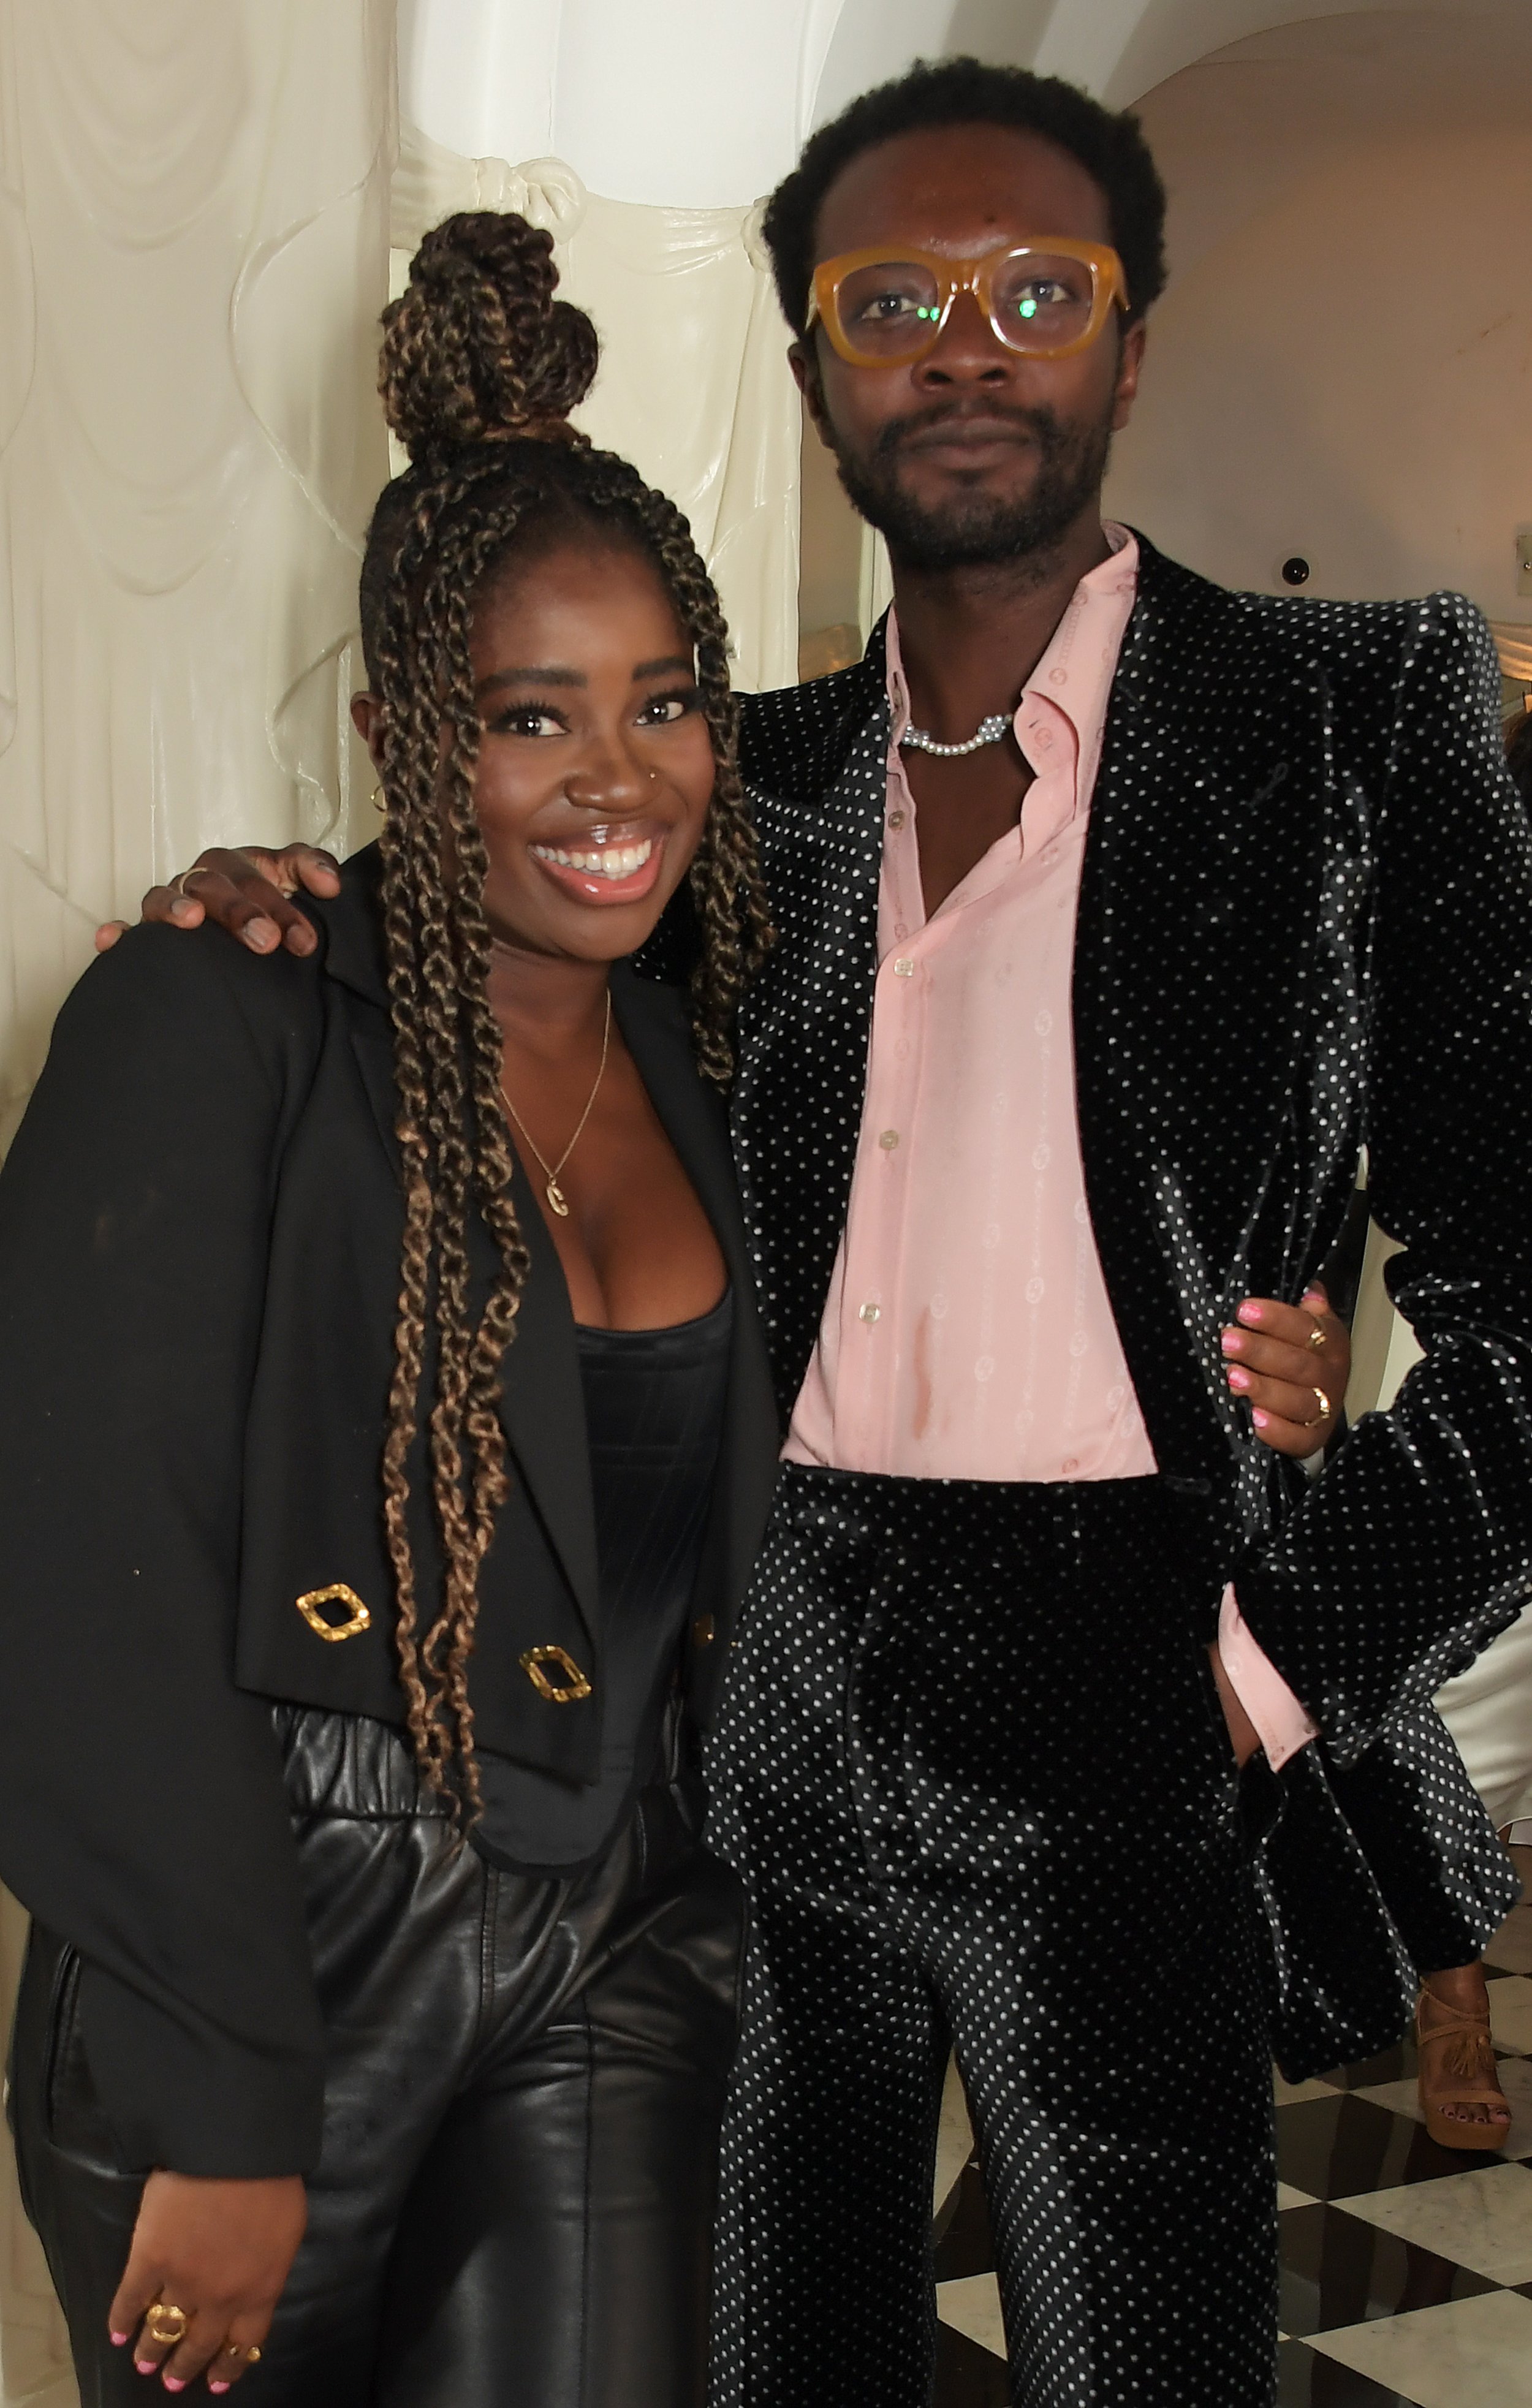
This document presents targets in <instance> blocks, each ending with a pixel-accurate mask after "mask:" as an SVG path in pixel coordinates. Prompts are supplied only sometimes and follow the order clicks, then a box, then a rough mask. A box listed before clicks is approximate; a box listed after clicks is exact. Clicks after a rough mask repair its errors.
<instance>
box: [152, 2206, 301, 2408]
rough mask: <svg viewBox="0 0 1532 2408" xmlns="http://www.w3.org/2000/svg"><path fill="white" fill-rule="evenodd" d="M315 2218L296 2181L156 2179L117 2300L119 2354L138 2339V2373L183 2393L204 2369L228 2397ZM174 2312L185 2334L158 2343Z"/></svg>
mask: <svg viewBox="0 0 1532 2408" xmlns="http://www.w3.org/2000/svg"><path fill="white" fill-rule="evenodd" d="M307 2216H308V2200H307V2195H306V2193H305V2190H304V2186H303V2178H302V2176H301V2175H299V2174H278V2175H274V2176H272V2177H271V2178H270V2179H268V2180H265V2181H256V2182H209V2181H204V2180H202V2179H200V2178H198V2177H196V2176H194V2175H192V2174H172V2173H164V2172H161V2173H153V2174H150V2178H149V2180H148V2182H147V2183H146V2184H145V2185H144V2196H143V2199H142V2201H141V2202H140V2204H139V2209H138V2221H137V2223H136V2225H135V2227H134V2232H133V2247H132V2249H131V2251H130V2252H129V2255H128V2262H127V2267H126V2271H125V2272H124V2273H123V2276H122V2282H121V2283H120V2284H119V2285H118V2286H117V2297H116V2298H115V2299H114V2300H113V2301H112V2303H111V2309H110V2312H109V2316H108V2323H109V2325H110V2329H111V2337H112V2340H113V2341H114V2342H115V2343H117V2345H118V2347H119V2348H125V2347H126V2346H127V2344H128V2343H129V2342H130V2341H133V2362H134V2364H135V2365H136V2367H137V2369H138V2372H140V2374H153V2373H154V2372H159V2374H160V2376H161V2380H162V2381H163V2382H164V2385H165V2389H166V2390H167V2391H184V2390H185V2388H186V2386H187V2385H188V2384H189V2383H191V2382H192V2381H193V2379H194V2378H195V2377H196V2376H197V2375H199V2374H201V2373H202V2372H203V2371H204V2369H206V2370H207V2374H208V2389H209V2391H226V2390H227V2389H228V2387H229V2386H230V2384H231V2383H237V2382H238V2380H239V2377H240V2376H241V2375H242V2374H243V2373H244V2372H245V2370H246V2369H247V2367H249V2366H250V2364H251V2357H250V2352H251V2350H252V2349H254V2350H255V2351H256V2352H257V2353H259V2350H260V2348H261V2345H262V2343H264V2342H265V2337H266V2333H267V2330H268V2329H269V2327H270V2324H271V2317H272V2312H273V2310H274V2309H275V2307H276V2305H277V2302H278V2300H279V2299H280V2297H281V2294H282V2286H283V2284H284V2283H285V2282H286V2281H287V2277H288V2273H289V2271H290V2269H291V2267H292V2264H293V2260H294V2257H295V2256H296V2255H297V2249H298V2243H299V2242H300V2241H301V2240H302V2239H303V2228H304V2224H305V2222H306V2220H307ZM177 2308H179V2309H180V2310H181V2311H182V2314H183V2315H184V2317H185V2319H186V2322H185V2328H184V2331H183V2333H182V2335H181V2337H180V2338H179V2340H175V2341H172V2340H165V2341H157V2340H156V2339H155V2338H154V2335H153V2333H152V2331H151V2330H150V2326H151V2325H152V2324H154V2323H155V2322H160V2323H161V2324H162V2325H167V2324H171V2323H175V2322H177V2321H179V2320H178V2319H176V2318H174V2317H172V2316H171V2315H170V2314H169V2312H170V2311H171V2310H173V2309H177ZM135 2334H136V2335H137V2338H136V2340H133V2336H134V2335H135Z"/></svg>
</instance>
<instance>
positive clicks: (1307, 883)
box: [1074, 539, 1330, 1487]
mask: <svg viewBox="0 0 1532 2408" xmlns="http://www.w3.org/2000/svg"><path fill="white" fill-rule="evenodd" d="M1140 540H1141V539H1140ZM1142 551H1143V562H1142V567H1141V570H1140V581H1139V592H1138V601H1137V604H1136V607H1135V610H1134V615H1133V619H1132V621H1131V623H1130V624H1129V628H1128V632H1127V636H1126V638H1125V639H1124V647H1123V654H1122V659H1121V662H1120V664H1119V667H1118V670H1117V675H1116V679H1115V681H1114V683H1113V686H1112V694H1111V702H1110V710H1109V713H1108V720H1107V729H1106V738H1105V743H1104V747H1103V752H1102V758H1101V767H1100V771H1099V774H1098V777H1097V780H1096V786H1095V796H1094V797H1093V800H1092V805H1091V818H1090V830H1089V835H1088V839H1087V843H1086V854H1085V867H1084V874H1083V879H1082V883H1081V899H1080V915H1079V922H1078V926H1077V934H1076V946H1075V964H1074V1034H1075V1056H1076V1060H1075V1077H1076V1097H1077V1104H1078V1110H1079V1115H1080V1128H1081V1151H1082V1154H1083V1158H1084V1168H1085V1183H1086V1192H1087V1196H1088V1198H1089V1203H1090V1210H1091V1215H1092V1221H1093V1225H1094V1227H1095V1239H1096V1244H1097V1247H1098V1249H1099V1253H1100V1257H1101V1264H1102V1269H1103V1271H1104V1273H1105V1276H1106V1282H1107V1287H1108V1291H1109V1294H1110V1299H1111V1304H1112V1310H1113V1312H1114V1314H1115V1316H1116V1320H1117V1326H1118V1329H1119V1331H1120V1333H1121V1335H1122V1339H1123V1343H1124V1351H1125V1353H1126V1355H1127V1359H1128V1364H1129V1368H1130V1369H1131V1371H1132V1374H1133V1379H1134V1383H1135V1386H1136V1388H1137V1390H1138V1398H1139V1402H1140V1404H1141V1406H1142V1408H1143V1412H1144V1416H1145V1420H1146V1422H1147V1424H1148V1426H1149V1430H1150V1436H1151V1439H1152V1441H1153V1445H1154V1450H1155V1454H1156V1456H1157V1458H1158V1460H1159V1463H1160V1468H1161V1469H1162V1471H1164V1472H1166V1473H1167V1475H1169V1476H1170V1477H1171V1478H1173V1479H1175V1478H1181V1479H1183V1480H1186V1481H1188V1482H1190V1483H1191V1484H1193V1485H1195V1486H1197V1487H1201V1486H1204V1485H1206V1484H1209V1483H1210V1482H1212V1481H1214V1480H1217V1479H1220V1478H1222V1479H1224V1480H1226V1479H1227V1477H1228V1475H1229V1473H1230V1470H1231V1469H1232V1467H1233V1463H1234V1459H1235V1455H1236V1452H1237V1449H1238V1440H1239V1436H1240V1422H1239V1418H1238V1414H1237V1412H1236V1410H1235V1406H1234V1402H1233V1400H1232V1399H1231V1398H1230V1397H1229V1394H1228V1391H1227V1386H1226V1383H1225V1382H1224V1378H1223V1375H1222V1357H1221V1352H1220V1343H1219V1340H1220V1333H1221V1331H1222V1328H1223V1326H1224V1323H1225V1322H1226V1321H1227V1319H1228V1318H1229V1317H1230V1315H1231V1313H1232V1312H1233V1309H1234V1306H1235V1305H1236V1304H1237V1303H1238V1300H1239V1297H1240V1296H1241V1294H1243V1293H1244V1277H1245V1269H1246V1266H1247V1265H1248V1263H1249V1261H1250V1258H1251V1254H1252V1250H1253V1241H1254V1239H1255V1235H1256V1231H1257V1229H1258V1228H1259V1227H1260V1226H1262V1223H1263V1215H1264V1214H1265V1213H1266V1212H1267V1211H1269V1210H1287V1209H1289V1208H1288V1205H1287V1203H1286V1201H1285V1199H1284V1198H1281V1197H1278V1196H1277V1195H1276V1193H1275V1190H1274V1188H1273V1184H1272V1170H1273V1167H1274V1165H1275V1164H1276V1163H1278V1162H1279V1161H1280V1160H1281V1159H1282V1158H1283V1154H1284V1146H1285V1144H1286V1142H1287V1140H1284V1124H1287V1125H1291V1123H1292V1121H1293V1116H1294V1111H1295V1100H1294V1099H1295V1094H1296V1090H1297V1088H1298V1086H1299V1084H1300V1081H1299V1078H1298V1066H1299V1063H1300V1057H1301V1055H1302V1052H1303V1047H1304V1041H1305V1035H1306V1030H1307V1027H1308V1023H1309V1013H1310V993H1309V983H1310V975H1311V961H1312V952H1313V947H1312V941H1311V939H1312V932H1313V929H1314V926H1315V921H1316V915H1317V912H1318V910H1319V893H1320V886H1321V882H1322V866H1323V863H1322V855H1323V844H1322V838H1323V829H1324V818H1325V810H1326V805H1327V802H1328V800H1329V798H1330V761H1329V753H1328V748H1327V745H1326V741H1325V719H1326V701H1327V697H1326V696H1325V695H1324V691H1323V688H1322V686H1321V685H1320V683H1319V681H1317V680H1316V679H1315V677H1314V676H1313V674H1312V673H1311V672H1310V673H1306V672H1305V670H1304V667H1303V664H1302V661H1301V658H1296V657H1295V654H1296V647H1293V646H1291V644H1288V645H1286V646H1282V645H1281V644H1280V643H1278V642H1274V641H1273V640H1272V639H1271V636H1270V632H1269V630H1270V621H1269V620H1268V619H1267V618H1265V617H1262V618H1259V619H1258V618H1256V617H1255V616H1253V614H1252V613H1250V612H1248V611H1244V612H1241V610H1240V608H1239V602H1238V597H1237V596H1231V595H1224V594H1223V593H1222V592H1221V590H1220V589H1218V588H1217V587H1214V586H1211V585H1209V584H1206V583H1205V582H1204V581H1202V580H1201V579H1200V578H1196V577H1194V576H1192V575H1191V574H1190V572H1188V571H1186V570H1184V569H1181V568H1179V567H1177V566H1174V565H1173V564H1171V563H1169V562H1167V561H1165V560H1164V559H1162V558H1161V557H1160V555H1159V554H1157V553H1156V552H1154V551H1153V547H1152V546H1150V545H1148V544H1143V545H1142ZM1231 695H1237V696H1238V697H1240V701H1239V705H1238V709H1235V710H1231V708H1230V697H1231ZM1291 1192H1292V1191H1291V1188H1289V1189H1288V1190H1287V1194H1288V1195H1289V1196H1290V1195H1291ZM1210 1402H1211V1404H1212V1406H1213V1408H1214V1410H1213V1411H1211V1412H1210V1410H1209V1407H1210Z"/></svg>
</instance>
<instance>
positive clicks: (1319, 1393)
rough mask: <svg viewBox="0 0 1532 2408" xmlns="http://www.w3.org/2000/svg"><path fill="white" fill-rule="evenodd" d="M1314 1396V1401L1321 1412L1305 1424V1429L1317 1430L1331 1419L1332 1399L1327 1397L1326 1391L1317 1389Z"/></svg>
mask: <svg viewBox="0 0 1532 2408" xmlns="http://www.w3.org/2000/svg"><path fill="white" fill-rule="evenodd" d="M1313 1396H1314V1400H1315V1402H1316V1403H1317V1405H1318V1407H1319V1411H1318V1412H1317V1413H1314V1414H1313V1415H1312V1416H1311V1417H1310V1420H1308V1421H1307V1422H1305V1424H1304V1427H1305V1429H1317V1428H1318V1427H1319V1425H1320V1423H1321V1422H1327V1421H1328V1420H1329V1418H1330V1399H1329V1398H1328V1397H1327V1396H1326V1395H1325V1393H1324V1389H1323V1388H1316V1389H1315V1390H1314V1391H1313Z"/></svg>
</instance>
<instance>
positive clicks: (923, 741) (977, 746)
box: [899, 710, 1010, 761]
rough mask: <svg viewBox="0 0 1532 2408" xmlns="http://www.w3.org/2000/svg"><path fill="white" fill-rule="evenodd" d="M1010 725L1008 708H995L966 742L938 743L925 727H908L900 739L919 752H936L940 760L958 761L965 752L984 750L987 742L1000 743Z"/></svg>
mask: <svg viewBox="0 0 1532 2408" xmlns="http://www.w3.org/2000/svg"><path fill="white" fill-rule="evenodd" d="M1009 727H1010V713H1009V711H1006V710H995V711H992V712H991V713H990V715H989V717H988V719H982V720H981V721H980V723H979V733H978V735H977V736H970V737H969V738H968V740H967V742H966V744H938V742H937V739H936V738H935V737H934V736H932V735H930V734H929V733H928V732H927V730H926V729H925V728H923V727H907V728H906V729H905V732H904V734H903V735H902V736H901V737H900V738H899V741H900V743H901V744H909V745H912V746H913V748H914V750H915V751H916V752H917V753H935V754H936V755H937V757H938V760H941V761H956V760H957V759H959V758H960V756H961V755H962V754H963V753H978V752H981V751H982V749H983V747H984V746H985V745H986V744H998V743H999V741H1000V738H1001V737H1002V736H1004V735H1006V734H1008V733H1009Z"/></svg>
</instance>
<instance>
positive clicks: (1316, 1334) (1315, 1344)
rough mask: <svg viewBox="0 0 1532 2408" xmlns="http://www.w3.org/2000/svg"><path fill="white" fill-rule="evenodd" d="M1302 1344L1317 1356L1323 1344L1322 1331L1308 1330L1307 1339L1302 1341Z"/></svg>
mask: <svg viewBox="0 0 1532 2408" xmlns="http://www.w3.org/2000/svg"><path fill="white" fill-rule="evenodd" d="M1304 1343H1305V1345H1308V1346H1311V1347H1312V1348H1313V1350H1314V1353H1315V1354H1316V1355H1317V1354H1319V1353H1320V1352H1321V1350H1322V1348H1323V1347H1324V1343H1325V1339H1324V1330H1323V1329H1310V1332H1309V1335H1308V1337H1307V1339H1306V1340H1304Z"/></svg>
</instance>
